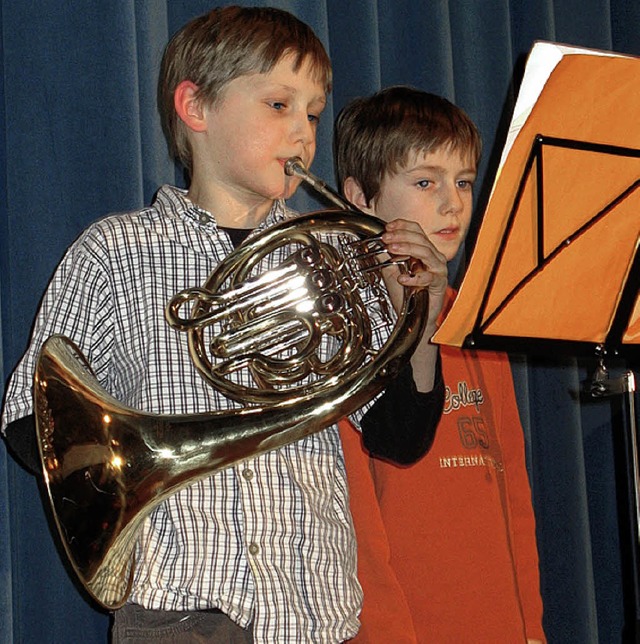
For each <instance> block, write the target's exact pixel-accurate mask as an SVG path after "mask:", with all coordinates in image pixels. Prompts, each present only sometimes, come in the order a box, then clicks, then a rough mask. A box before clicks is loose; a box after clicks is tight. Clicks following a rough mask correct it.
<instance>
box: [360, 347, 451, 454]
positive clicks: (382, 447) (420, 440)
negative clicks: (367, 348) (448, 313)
mask: <svg viewBox="0 0 640 644" xmlns="http://www.w3.org/2000/svg"><path fill="white" fill-rule="evenodd" d="M443 407H444V381H443V379H442V365H441V362H440V355H439V354H438V362H437V365H436V381H435V385H434V387H433V389H432V390H431V391H430V392H428V393H421V392H419V391H418V390H417V388H416V385H415V382H414V381H413V370H412V369H411V365H410V364H409V365H407V366H406V367H405V368H404V369H403V370H402V371H401V372H400V373H399V374H398V377H397V378H395V379H394V380H393V381H392V382H391V383H390V384H389V386H388V387H387V388H386V389H385V391H384V393H383V394H382V395H381V396H380V398H378V400H376V402H375V403H374V405H373V406H372V407H371V409H369V410H368V411H367V413H366V414H365V415H364V417H363V418H362V421H361V425H362V438H363V443H364V446H365V448H366V449H367V450H368V451H369V453H370V454H371V455H372V456H375V457H377V458H382V459H385V460H389V461H392V462H394V463H397V464H399V465H410V464H411V463H415V462H416V461H417V460H419V459H420V458H422V457H423V456H424V455H425V454H426V453H427V452H428V451H429V449H430V448H431V445H432V444H433V440H434V438H435V435H436V428H437V426H438V422H439V421H440V417H441V415H442V409H443Z"/></svg>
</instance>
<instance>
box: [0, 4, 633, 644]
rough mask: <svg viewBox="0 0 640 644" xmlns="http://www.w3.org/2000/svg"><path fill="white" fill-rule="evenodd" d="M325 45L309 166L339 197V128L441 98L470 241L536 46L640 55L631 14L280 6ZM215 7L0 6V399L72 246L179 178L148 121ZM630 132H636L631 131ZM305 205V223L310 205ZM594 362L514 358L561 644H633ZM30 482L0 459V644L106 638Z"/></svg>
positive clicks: (101, 618) (562, 7)
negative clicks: (393, 105)
mask: <svg viewBox="0 0 640 644" xmlns="http://www.w3.org/2000/svg"><path fill="white" fill-rule="evenodd" d="M239 4H243V5H263V4H270V5H274V6H278V7H281V8H284V9H287V10H289V11H292V12H293V13H295V14H296V15H298V16H299V17H300V18H301V19H302V20H304V21H305V22H307V23H309V24H310V25H311V26H312V27H313V28H314V30H315V31H316V32H317V33H318V35H319V36H320V38H321V39H322V40H323V41H324V43H325V45H326V46H327V49H328V51H329V54H330V56H331V58H332V61H333V64H334V91H333V94H332V97H331V100H330V102H329V105H328V107H327V109H326V111H325V113H324V114H323V118H322V122H321V125H320V130H319V140H318V154H317V157H316V161H315V162H314V166H313V170H314V172H315V173H316V174H318V175H319V176H321V177H323V178H324V179H325V180H326V181H327V182H328V183H330V184H334V179H333V176H334V175H333V164H332V160H331V157H332V153H331V130H332V122H333V118H334V117H335V116H336V114H337V113H338V111H339V110H340V109H341V107H342V106H343V105H344V104H345V103H346V102H347V101H348V100H350V99H352V98H354V97H356V96H360V95H365V94H369V93H371V92H373V91H376V90H378V89H379V88H380V87H382V86H386V85H390V84H410V85H415V86H417V87H419V88H421V89H424V90H426V91H430V92H434V93H437V94H442V95H444V96H446V97H447V98H449V99H451V100H453V101H454V102H456V103H457V104H459V105H460V106H461V107H463V108H464V109H465V110H466V111H467V112H468V113H469V114H470V116H471V117H472V118H473V120H474V121H475V122H476V123H477V124H478V126H479V128H480V130H481V132H482V135H483V139H484V144H485V152H484V155H483V159H482V164H481V168H480V170H481V172H480V177H479V181H478V191H477V203H478V206H477V215H476V222H475V225H476V226H477V225H478V224H479V222H480V219H481V213H482V204H483V202H484V200H485V199H486V196H487V193H488V190H489V189H490V187H491V178H492V173H493V172H494V170H495V165H496V162H497V158H498V156H499V153H500V151H501V148H502V143H503V141H504V135H505V127H506V126H507V125H508V122H509V119H510V116H511V110H512V107H513V103H514V100H515V96H516V93H517V87H518V82H519V80H520V77H521V74H522V71H523V69H524V62H525V59H526V55H527V53H528V51H529V50H530V48H531V45H532V44H533V42H534V41H535V40H552V41H557V42H562V43H567V44H572V45H578V46H586V47H592V48H598V49H613V50H615V51H619V52H623V53H629V54H635V55H638V54H640V3H638V2H637V0H562V1H560V0H555V1H554V0H491V1H489V2H484V1H483V0H449V1H447V2H445V1H444V0H394V1H391V0H378V1H377V2H376V1H375V0H352V1H351V2H349V3H348V4H347V3H344V2H341V1H340V0H318V1H317V2H308V1H307V0H272V1H271V2H261V1H260V0H254V1H253V2H240V3H239ZM212 6H214V3H212V2H211V1H205V0H117V1H111V0H98V1H96V2H93V3H87V4H84V3H61V2H59V1H58V0H37V1H36V0H24V1H22V2H15V1H12V0H0V26H1V28H2V39H1V41H0V65H1V67H2V74H0V127H1V128H2V137H1V138H0V172H1V173H2V175H1V176H0V186H1V187H2V189H1V190H0V193H1V194H0V359H1V362H0V374H1V375H2V376H3V377H2V379H1V381H0V383H1V384H0V393H1V392H2V391H3V388H2V387H3V386H4V383H5V382H6V378H7V377H8V376H9V374H10V372H11V370H12V369H13V367H14V365H15V363H16V362H17V360H18V359H19V358H20V356H21V354H22V352H23V351H24V349H25V347H26V344H27V342H28V338H29V332H30V327H31V324H32V321H33V317H34V315H35V312H36V308H37V306H38V302H39V299H40V297H41V295H42V293H43V291H44V289H45V286H46V284H47V282H48V280H49V278H50V276H51V273H52V271H53V269H54V267H55V266H56V264H57V263H58V261H59V260H60V258H61V256H62V253H63V252H64V250H65V249H66V248H67V247H68V245H69V244H70V243H71V242H72V241H73V239H74V238H75V237H76V236H77V235H78V234H79V233H80V232H81V230H83V229H84V228H85V227H86V226H87V225H88V224H89V223H90V222H91V221H93V220H95V219H96V218H98V217H101V216H103V215H105V214H107V213H109V212H113V211H121V210H129V209H133V208H138V207H140V206H142V205H143V204H145V203H148V202H149V201H150V200H151V198H152V196H153V194H154V192H155V191H156V189H157V188H158V186H159V185H160V184H162V183H165V182H176V183H178V184H180V185H182V183H183V178H182V175H181V173H180V172H179V171H177V170H176V168H175V167H174V165H173V164H172V163H171V162H170V160H169V159H168V156H167V152H166V145H165V141H164V138H163V135H162V131H161V127H160V123H159V119H158V116H157V110H156V104H155V100H156V98H155V97H156V79H157V72H158V67H159V62H160V57H161V53H162V50H163V47H164V45H165V43H166V41H167V39H168V38H169V36H170V35H171V34H172V33H174V32H175V31H176V30H177V29H178V28H179V27H180V26H181V25H182V24H184V23H185V22H186V21H187V20H189V19H191V18H192V17H194V16H196V15H199V14H201V13H204V12H205V11H207V10H209V9H210V8H211V7H212ZM630 127H637V124H630ZM319 205H320V204H319V202H318V201H317V198H316V197H315V196H313V195H310V194H308V193H307V192H306V190H304V189H301V190H300V191H299V194H298V195H296V197H295V198H294V200H293V206H294V207H296V208H298V209H300V210H303V211H304V210H311V209H317V208H318V207H319ZM591 366H592V365H589V364H582V363H580V364H578V362H577V361H575V360H560V359H556V358H553V357H544V358H542V357H540V356H526V357H524V356H519V357H517V359H514V375H515V380H516V388H517V392H518V398H519V403H520V410H521V415H522V419H523V424H524V426H525V431H526V443H527V448H528V452H527V458H528V464H529V471H530V476H531V482H532V490H533V495H534V508H535V511H536V517H537V522H538V524H537V529H538V539H539V550H540V561H541V580H542V590H543V598H544V600H545V606H546V610H545V628H546V630H547V634H548V636H549V641H550V642H568V643H571V642H579V643H580V644H583V643H592V642H593V643H595V642H603V643H607V644H609V642H618V641H622V631H623V627H624V621H625V615H624V606H623V603H624V596H623V595H624V582H623V577H624V570H623V568H624V560H623V558H622V552H621V551H622V549H623V544H622V540H623V539H624V534H623V535H620V534H619V529H620V528H619V523H620V512H619V509H618V500H619V499H618V496H619V488H618V487H617V482H616V477H617V476H619V464H617V463H616V458H617V457H616V450H617V449H618V448H617V447H616V441H615V433H616V431H617V426H616V417H615V414H613V413H612V411H611V408H610V404H609V402H608V401H599V402H594V401H589V402H587V401H585V400H584V399H581V396H580V391H581V387H582V383H583V381H584V380H585V378H587V377H588V369H589V368H590V367H591ZM63 561H64V560H63V559H62V558H61V557H60V555H59V554H58V552H57V548H56V545H55V541H54V539H53V537H52V533H51V531H50V529H49V525H48V519H47V516H46V513H45V510H44V507H43V503H42V500H41V496H40V491H39V490H38V486H37V483H36V480H35V478H34V477H32V476H30V475H29V474H27V473H26V472H24V471H23V470H22V469H21V468H20V467H19V466H18V465H17V464H16V463H15V462H14V461H13V459H12V458H11V456H10V455H9V454H7V452H6V449H5V446H4V443H2V444H1V445H0V640H1V641H3V642H7V643H12V642H16V643H17V642H20V643H22V642H25V643H26V642H69V641H73V642H76V641H77V642H83V643H92V642H105V641H107V629H108V620H109V618H108V615H107V614H106V613H104V612H103V611H100V610H98V609H97V608H96V607H95V606H94V605H92V603H91V602H90V601H89V600H87V599H86V598H85V596H84V595H83V594H82V593H81V592H80V591H79V590H78V589H77V588H76V586H75V582H74V581H73V580H72V577H71V576H70V575H69V574H68V573H67V571H66V570H65V564H64V563H63Z"/></svg>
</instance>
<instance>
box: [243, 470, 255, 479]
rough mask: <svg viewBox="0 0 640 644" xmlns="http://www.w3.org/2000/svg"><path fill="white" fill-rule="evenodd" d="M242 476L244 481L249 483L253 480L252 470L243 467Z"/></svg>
mask: <svg viewBox="0 0 640 644" xmlns="http://www.w3.org/2000/svg"><path fill="white" fill-rule="evenodd" d="M242 476H243V477H244V478H245V480H246V481H250V480H251V479H252V478H253V470H252V469H250V468H248V467H245V469H244V470H242Z"/></svg>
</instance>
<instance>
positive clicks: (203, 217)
mask: <svg viewBox="0 0 640 644" xmlns="http://www.w3.org/2000/svg"><path fill="white" fill-rule="evenodd" d="M209 219H210V218H209V215H205V214H204V213H201V215H200V223H201V224H203V225H204V224H208V223H209Z"/></svg>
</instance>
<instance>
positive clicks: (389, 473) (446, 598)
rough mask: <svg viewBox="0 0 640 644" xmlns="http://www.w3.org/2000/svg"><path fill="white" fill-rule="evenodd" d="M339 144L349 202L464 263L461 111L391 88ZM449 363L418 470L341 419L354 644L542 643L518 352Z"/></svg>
mask: <svg viewBox="0 0 640 644" xmlns="http://www.w3.org/2000/svg"><path fill="white" fill-rule="evenodd" d="M334 146H335V159H336V168H337V172H338V180H339V185H340V187H341V188H342V190H343V192H344V195H345V196H346V198H347V199H348V200H349V201H350V202H351V203H353V204H354V205H355V206H357V207H358V208H359V209H361V210H363V211H365V212H368V213H371V214H375V215H377V216H378V217H380V218H381V219H384V220H387V221H388V220H390V219H392V218H394V216H395V215H394V213H397V212H402V213H403V217H405V218H407V219H413V220H415V221H416V222H418V223H419V224H420V225H421V226H422V228H423V230H424V232H425V234H426V235H427V237H428V238H429V240H430V241H431V242H432V243H433V244H434V245H435V247H436V248H437V249H438V251H439V252H440V253H442V254H443V255H444V256H445V257H446V259H447V261H450V260H451V259H453V257H454V256H455V255H456V253H457V251H458V249H459V247H460V244H461V243H462V242H463V240H464V238H465V235H466V233H467V231H468V228H469V224H470V220H471V213H472V198H473V185H474V181H475V178H476V170H477V165H478V160H479V157H480V152H481V142H480V136H479V134H478V132H477V129H476V127H475V126H474V124H473V123H472V122H471V120H470V119H469V118H468V116H467V115H466V114H465V113H464V112H463V111H462V110H460V109H459V108H458V107H456V106H454V105H453V104H451V103H450V102H449V101H447V100H446V99H443V98H441V97H438V96H434V95H432V94H428V93H426V92H421V91H418V90H415V89H412V88H408V87H391V88H387V89H386V90H383V91H381V92H378V93H377V94H375V95H373V96H371V97H369V98H365V99H358V100H355V101H353V102H352V103H351V104H349V105H348V106H347V107H346V108H345V109H344V110H343V111H342V112H341V114H340V115H339V117H338V119H337V121H336V128H335V138H334ZM454 296H455V294H454V292H453V291H452V290H450V292H449V294H448V298H449V302H451V301H452V300H453V298H454ZM445 314H446V311H445ZM441 357H442V369H443V375H444V382H445V391H446V393H445V408H444V412H443V416H442V419H441V421H440V424H439V426H438V429H437V431H436V436H435V440H434V443H433V445H432V447H431V450H430V452H429V453H428V454H427V455H426V456H425V457H423V458H422V459H421V460H420V461H419V462H418V463H417V464H415V465H412V466H410V467H399V466H397V465H393V464H391V463H388V462H385V461H382V460H380V459H375V458H370V457H369V455H368V454H367V453H366V451H365V450H364V448H363V446H362V444H361V442H360V439H359V436H358V435H357V434H356V433H355V432H353V431H346V430H347V429H349V428H348V423H347V422H346V421H345V422H343V423H342V427H341V437H342V440H343V447H344V452H345V460H346V466H347V472H348V477H349V483H350V494H351V499H350V503H351V510H352V513H353V516H354V522H355V527H356V533H357V537H358V574H359V578H360V582H361V584H362V586H363V590H364V607H363V611H362V614H361V622H362V627H361V629H360V632H359V634H358V635H357V637H356V638H355V640H353V641H354V642H360V643H364V642H389V641H394V642H437V643H438V644H446V643H448V642H451V643H454V642H455V643H456V644H460V643H463V642H474V643H484V642H486V643H489V642H492V643H494V642H509V643H515V642H529V643H533V642H542V641H544V639H545V636H544V631H543V628H542V601H541V597H540V590H539V573H538V554H537V547H536V541H535V520H534V514H533V508H532V503H531V491H530V487H529V480H528V476H527V471H526V467H525V451H524V439H523V431H522V426H521V424H520V420H519V416H518V409H517V406H516V399H515V393H514V388H513V380H512V376H511V371H510V366H509V361H508V358H507V356H506V355H504V354H498V353H491V352H482V353H478V352H473V351H467V350H460V349H453V348H449V347H442V348H441Z"/></svg>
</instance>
